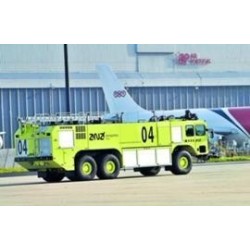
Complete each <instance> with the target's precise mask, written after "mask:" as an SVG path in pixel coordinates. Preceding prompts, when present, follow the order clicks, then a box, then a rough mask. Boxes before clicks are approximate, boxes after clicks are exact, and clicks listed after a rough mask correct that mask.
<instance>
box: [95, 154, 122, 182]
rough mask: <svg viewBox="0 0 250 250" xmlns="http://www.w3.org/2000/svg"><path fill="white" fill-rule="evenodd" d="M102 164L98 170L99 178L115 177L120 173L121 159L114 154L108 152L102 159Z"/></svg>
mask: <svg viewBox="0 0 250 250" xmlns="http://www.w3.org/2000/svg"><path fill="white" fill-rule="evenodd" d="M99 162H100V164H99V166H98V170H97V176H98V178H99V179H115V178H117V176H118V175H119V173H120V168H121V164H120V161H119V159H118V158H117V157H116V156H115V155H113V154H108V155H106V156H104V157H103V158H101V159H100V161H99Z"/></svg>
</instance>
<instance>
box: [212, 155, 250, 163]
mask: <svg viewBox="0 0 250 250" xmlns="http://www.w3.org/2000/svg"><path fill="white" fill-rule="evenodd" d="M228 161H231V162H232V161H250V156H233V157H220V158H210V159H209V161H208V162H228Z"/></svg>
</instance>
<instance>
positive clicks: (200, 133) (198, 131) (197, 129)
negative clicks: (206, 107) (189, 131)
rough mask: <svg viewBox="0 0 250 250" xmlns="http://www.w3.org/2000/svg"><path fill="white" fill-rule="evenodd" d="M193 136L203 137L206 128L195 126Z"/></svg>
mask: <svg viewBox="0 0 250 250" xmlns="http://www.w3.org/2000/svg"><path fill="white" fill-rule="evenodd" d="M195 134H196V135H197V136H203V135H205V134H206V128H205V126H204V125H196V126H195Z"/></svg>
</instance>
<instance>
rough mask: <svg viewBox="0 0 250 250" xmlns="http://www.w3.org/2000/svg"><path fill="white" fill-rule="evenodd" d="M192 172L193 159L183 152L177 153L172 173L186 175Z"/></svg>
mask: <svg viewBox="0 0 250 250" xmlns="http://www.w3.org/2000/svg"><path fill="white" fill-rule="evenodd" d="M191 170H192V157H191V155H190V154H189V153H188V152H187V151H185V150H183V151H179V152H176V153H175V154H174V157H173V166H172V169H171V172H172V173H173V174H175V175H185V174H188V173H189V172H190V171H191Z"/></svg>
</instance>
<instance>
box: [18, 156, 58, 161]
mask: <svg viewBox="0 0 250 250" xmlns="http://www.w3.org/2000/svg"><path fill="white" fill-rule="evenodd" d="M52 160H53V157H52V156H34V157H15V162H34V161H52Z"/></svg>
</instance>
